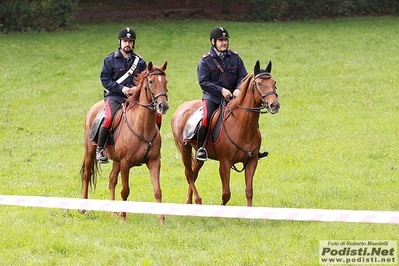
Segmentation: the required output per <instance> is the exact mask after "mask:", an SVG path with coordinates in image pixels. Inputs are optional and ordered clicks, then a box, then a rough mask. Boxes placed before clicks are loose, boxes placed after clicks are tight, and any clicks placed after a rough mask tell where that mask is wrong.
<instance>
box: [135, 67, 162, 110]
mask: <svg viewBox="0 0 399 266" xmlns="http://www.w3.org/2000/svg"><path fill="white" fill-rule="evenodd" d="M151 75H165V73H164V72H162V71H156V72H151V73H148V75H147V76H146V77H145V78H146V79H145V80H146V81H145V87H144V89H145V90H146V91H147V90H148V91H149V93H150V95H151V102H150V103H149V104H142V103H140V102H138V101H134V102H135V103H136V104H138V105H140V106H142V107H145V108H147V109H149V110H151V111H155V110H156V109H157V98H158V97H160V96H165V97H166V100H168V95H167V94H166V93H165V92H161V93H158V94H157V95H155V96H154V93H153V92H152V91H151V88H150V84H149V83H148V76H151Z"/></svg>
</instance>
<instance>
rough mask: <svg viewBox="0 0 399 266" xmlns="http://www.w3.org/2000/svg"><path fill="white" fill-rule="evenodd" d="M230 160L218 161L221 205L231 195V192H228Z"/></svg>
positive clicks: (225, 202) (224, 203)
mask: <svg viewBox="0 0 399 266" xmlns="http://www.w3.org/2000/svg"><path fill="white" fill-rule="evenodd" d="M230 167H231V165H230V162H229V161H227V160H225V161H220V165H219V175H220V179H221V181H222V204H221V205H226V204H227V202H229V200H230V197H231V192H230Z"/></svg>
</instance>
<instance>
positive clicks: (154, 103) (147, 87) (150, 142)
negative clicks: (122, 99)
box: [122, 71, 168, 163]
mask: <svg viewBox="0 0 399 266" xmlns="http://www.w3.org/2000/svg"><path fill="white" fill-rule="evenodd" d="M150 75H165V73H164V72H162V71H156V72H151V73H149V74H147V76H146V84H145V87H144V89H145V90H146V91H147V90H148V91H149V93H150V95H151V102H150V103H149V104H142V103H140V102H138V101H135V103H136V104H138V105H139V106H142V107H145V108H147V109H149V110H150V111H156V107H157V98H158V97H160V96H165V97H166V99H168V95H167V94H166V93H165V92H161V93H158V94H157V95H155V96H154V93H153V92H152V91H151V88H150V84H149V82H148V76H150ZM122 110H123V120H124V121H125V123H126V126H127V128H128V129H129V131H130V132H132V133H133V135H135V136H136V137H137V138H138V139H139V140H141V141H143V142H145V143H147V150H146V152H145V154H144V157H143V159H142V160H141V163H144V162H145V159H146V158H147V155H148V153H149V152H150V149H151V147H152V146H153V142H154V139H155V138H156V136H157V134H158V130H157V131H155V135H154V137H153V138H152V139H151V140H146V139H145V138H143V137H141V136H140V135H139V134H137V133H136V132H135V131H134V130H133V128H132V127H131V126H130V125H129V122H128V120H127V116H126V107H125V105H124V104H122Z"/></svg>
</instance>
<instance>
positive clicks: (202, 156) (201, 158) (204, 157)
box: [196, 147, 208, 162]
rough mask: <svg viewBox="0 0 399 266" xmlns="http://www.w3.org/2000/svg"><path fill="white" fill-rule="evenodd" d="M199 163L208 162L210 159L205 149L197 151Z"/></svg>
mask: <svg viewBox="0 0 399 266" xmlns="http://www.w3.org/2000/svg"><path fill="white" fill-rule="evenodd" d="M196 159H197V161H202V162H204V161H206V160H207V159H208V152H207V151H206V149H205V148H204V147H201V148H199V149H198V150H197V155H196Z"/></svg>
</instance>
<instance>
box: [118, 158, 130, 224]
mask: <svg viewBox="0 0 399 266" xmlns="http://www.w3.org/2000/svg"><path fill="white" fill-rule="evenodd" d="M119 166H120V173H121V180H122V190H121V197H122V200H123V201H127V198H128V197H129V194H130V188H129V171H130V166H129V165H128V163H127V162H126V161H121V162H120V165H119ZM120 216H121V220H122V221H123V222H124V221H126V212H120Z"/></svg>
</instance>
